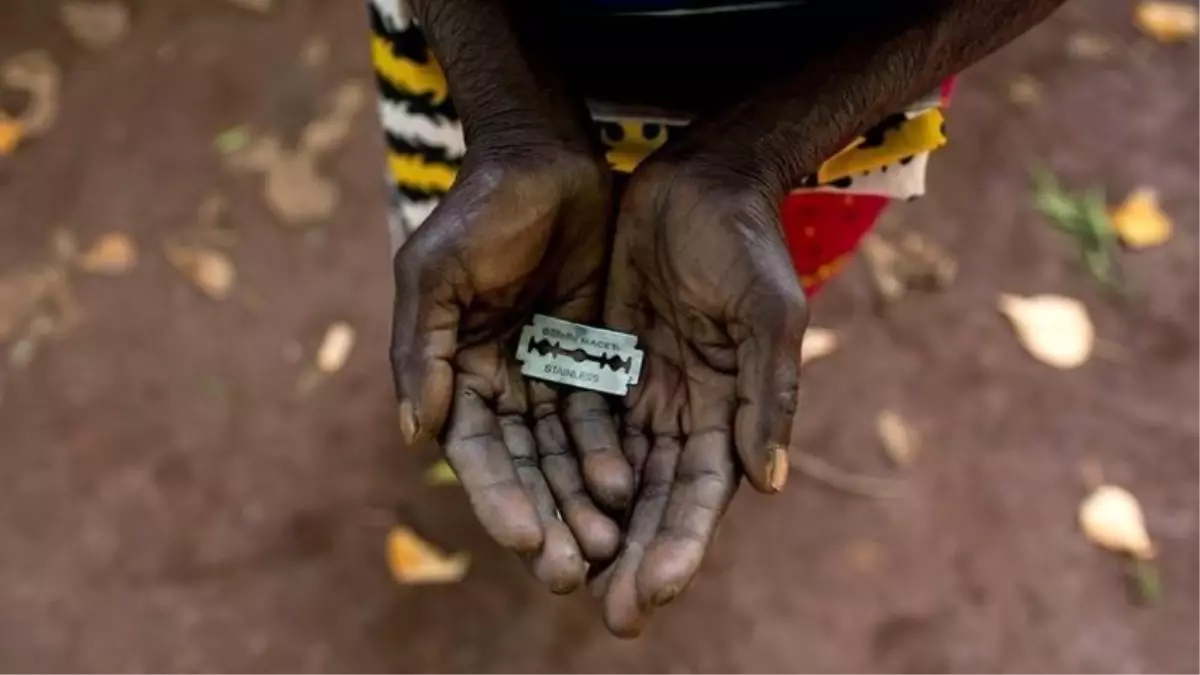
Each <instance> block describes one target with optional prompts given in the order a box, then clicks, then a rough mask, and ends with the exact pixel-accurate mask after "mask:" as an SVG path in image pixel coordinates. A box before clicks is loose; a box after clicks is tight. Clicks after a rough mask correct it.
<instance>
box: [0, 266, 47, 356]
mask: <svg viewBox="0 0 1200 675" xmlns="http://www.w3.org/2000/svg"><path fill="white" fill-rule="evenodd" d="M60 280H61V279H60V275H59V274H58V273H57V271H56V270H54V269H51V268H34V269H27V268H17V269H13V270H11V271H6V272H5V273H4V274H3V275H0V342H3V341H5V340H7V339H8V338H9V337H12V336H14V335H16V334H17V332H18V331H19V330H21V329H23V328H24V327H25V326H26V324H27V323H28V322H29V321H30V320H31V319H32V318H33V316H34V315H35V314H36V313H37V311H38V309H39V307H41V306H42V304H43V303H44V302H45V301H46V300H47V299H48V298H49V297H50V295H51V293H52V290H53V287H54V285H55V284H56V283H59V282H60Z"/></svg>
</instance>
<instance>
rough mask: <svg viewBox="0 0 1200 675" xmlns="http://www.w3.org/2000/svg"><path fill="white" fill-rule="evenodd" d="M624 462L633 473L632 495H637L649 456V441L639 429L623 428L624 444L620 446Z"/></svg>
mask: <svg viewBox="0 0 1200 675" xmlns="http://www.w3.org/2000/svg"><path fill="white" fill-rule="evenodd" d="M621 450H622V453H623V454H624V455H625V461H627V462H629V466H630V467H631V470H632V471H633V494H637V493H638V491H639V490H640V489H641V485H642V472H643V471H644V470H645V467H646V458H647V457H648V456H649V455H650V440H649V439H647V438H646V435H645V434H644V433H642V431H641V430H639V429H634V428H632V427H628V426H627V427H626V428H625V442H624V443H622V444H621Z"/></svg>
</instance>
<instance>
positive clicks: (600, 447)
mask: <svg viewBox="0 0 1200 675" xmlns="http://www.w3.org/2000/svg"><path fill="white" fill-rule="evenodd" d="M563 410H564V415H565V417H566V421H567V429H568V431H569V432H570V434H571V440H572V441H573V442H574V444H575V449H576V451H577V452H578V453H579V457H580V461H581V462H582V464H583V479H584V481H585V482H586V483H587V487H588V490H589V491H590V492H591V494H592V496H593V497H595V498H596V500H597V501H598V502H600V504H601V505H603V506H604V507H605V508H607V509H609V510H610V511H613V512H616V513H620V512H622V511H624V510H625V508H626V507H628V506H629V500H630V499H631V498H632V497H633V470H632V469H631V468H630V466H629V462H628V461H627V460H626V459H625V456H624V455H623V454H622V453H621V443H620V441H619V440H618V439H617V426H616V424H615V423H614V421H613V416H612V413H611V412H610V411H609V409H608V403H607V402H605V400H604V397H602V396H601V395H599V394H597V393H595V392H590V391H578V392H571V393H570V394H567V396H566V399H565V400H564V402H563Z"/></svg>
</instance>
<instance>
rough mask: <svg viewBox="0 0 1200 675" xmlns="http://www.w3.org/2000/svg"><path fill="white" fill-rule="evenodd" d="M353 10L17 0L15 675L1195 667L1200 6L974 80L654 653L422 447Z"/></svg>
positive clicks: (12, 389) (5, 27)
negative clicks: (404, 371) (562, 581)
mask: <svg viewBox="0 0 1200 675" xmlns="http://www.w3.org/2000/svg"><path fill="white" fill-rule="evenodd" d="M364 5H365V3H364V2H353V1H346V2H327V1H325V2H323V1H320V0H274V1H272V0H79V1H78V2H65V3H60V2H58V1H57V0H55V1H53V2H52V1H50V0H0V110H3V112H4V113H5V114H4V116H3V117H0V347H2V350H0V669H2V670H5V671H12V670H30V671H47V670H102V671H143V670H155V671H159V670H167V671H176V670H183V671H211V670H224V671H263V670H285V669H286V670H289V671H385V670H389V671H459V670H471V671H545V670H556V671H568V672H569V671H577V670H588V671H659V672H692V671H700V670H704V671H713V670H719V671H750V670H754V671H789V672H796V671H823V672H850V671H853V672H859V671H906V672H907V671H921V672H951V671H996V672H998V671H1006V672H1008V671H1029V670H1043V671H1093V672H1115V671H1125V672H1134V671H1137V672H1141V671H1153V672H1160V671H1178V672H1188V671H1191V672H1195V671H1196V670H1197V669H1198V668H1200V663H1198V649H1200V638H1198V629H1200V621H1198V619H1197V607H1198V600H1197V598H1198V592H1200V588H1198V583H1197V575H1198V567H1200V560H1198V553H1197V531H1198V528H1200V507H1198V496H1197V474H1198V460H1197V445H1198V433H1200V430H1198V421H1197V420H1198V414H1197V410H1198V406H1200V395H1198V391H1197V369H1198V367H1200V366H1198V359H1197V320H1198V318H1197V312H1198V306H1200V296H1198V281H1197V278H1198V277H1197V275H1198V256H1197V211H1198V208H1197V180H1198V170H1197V145H1198V133H1197V118H1198V114H1200V106H1198V104H1197V89H1198V85H1197V48H1196V42H1195V30H1196V25H1195V5H1194V3H1191V2H1183V3H1179V4H1176V5H1173V6H1172V7H1168V8H1166V10H1165V14H1164V13H1163V11H1164V10H1163V7H1161V6H1158V5H1155V4H1154V3H1149V4H1147V3H1136V2H1131V1H1129V0H1073V1H1072V2H1069V3H1068V4H1067V5H1066V6H1065V8H1064V9H1062V10H1061V11H1060V12H1058V13H1057V14H1056V15H1055V16H1054V17H1053V18H1052V19H1050V20H1049V21H1047V22H1046V23H1045V24H1043V25H1042V26H1040V27H1038V28H1037V29H1035V30H1034V31H1032V32H1031V33H1029V34H1027V35H1025V36H1024V37H1022V38H1021V39H1019V40H1017V41H1016V42H1015V43H1013V44H1011V45H1010V46H1008V47H1006V48H1005V49H1004V50H1003V51H1002V52H1000V53H998V54H997V55H995V56H993V57H992V58H990V59H988V60H987V61H985V62H984V63H982V64H980V65H978V66H977V67H975V68H973V69H971V70H970V71H969V72H967V73H966V74H965V75H964V76H963V77H962V78H960V81H959V88H958V90H957V92H956V95H955V99H954V101H953V103H952V107H951V109H950V111H949V118H948V119H949V122H948V130H949V134H950V138H951V142H950V145H949V146H948V148H947V149H946V150H944V151H942V152H940V153H938V154H937V155H935V157H934V159H933V162H932V163H931V175H930V187H929V190H930V191H929V195H928V196H926V197H925V198H923V199H921V200H918V201H916V202H913V203H909V204H904V205H902V206H901V207H899V208H897V209H894V210H893V211H892V212H891V213H890V214H889V215H888V217H887V221H886V222H885V223H883V224H881V226H880V228H879V234H878V236H877V237H875V238H874V239H872V241H871V244H870V245H869V246H868V247H867V251H866V254H864V255H860V256H859V258H858V259H857V260H856V261H855V262H854V263H853V264H852V265H851V266H850V267H849V268H848V269H847V270H846V271H845V273H844V274H842V276H841V277H839V278H838V279H837V280H836V281H834V282H833V283H832V284H831V285H830V286H829V287H828V288H827V289H826V290H825V291H824V292H823V293H822V294H821V295H820V296H819V297H818V298H817V301H816V302H815V307H814V320H813V323H814V325H815V326H817V327H819V328H821V329H824V330H825V331H827V332H824V333H822V344H821V345H818V346H817V347H815V348H814V349H815V351H814V355H813V359H812V361H811V362H810V363H809V364H808V366H807V369H806V374H805V378H804V381H803V385H802V391H801V398H800V411H801V412H800V414H799V416H798V418H797V423H796V427H795V443H794V445H795V447H796V455H795V456H794V457H793V464H794V465H795V466H794V469H793V473H794V475H793V477H792V481H791V483H790V484H789V489H788V490H787V492H786V493H785V494H782V495H780V496H777V497H774V498H770V499H767V498H763V497H759V496H757V495H752V494H750V493H749V492H745V493H743V494H741V495H739V497H738V499H737V500H736V501H735V503H734V506H733V508H732V510H731V512H730V513H729V514H728V516H727V517H726V519H725V521H724V527H723V529H722V531H721V534H720V536H719V538H718V541H717V543H716V545H715V547H714V549H713V551H712V552H711V554H710V556H709V558H708V561H707V563H706V565H705V567H704V569H703V570H702V573H701V576H700V578H699V580H698V582H697V583H696V584H695V585H694V587H693V588H692V589H691V590H690V591H689V593H688V594H686V596H685V597H684V598H682V599H681V600H680V601H678V602H677V603H675V604H674V605H673V606H671V607H670V608H669V609H667V610H665V611H662V612H661V613H660V615H659V616H657V617H656V619H655V621H654V622H653V623H652V624H651V626H650V629H649V630H648V632H647V633H646V635H645V636H644V637H642V638H641V639H640V640H637V641H633V642H621V641H618V640H616V639H614V638H611V637H609V636H608V635H607V633H606V632H605V630H604V628H603V626H602V623H601V621H600V618H599V617H600V613H599V609H598V607H597V605H596V604H595V603H594V601H593V600H592V599H591V598H590V597H588V596H587V594H586V593H579V594H576V595H574V596H569V597H554V596H551V595H550V594H548V593H547V592H546V591H544V590H543V589H542V588H540V587H537V586H536V585H535V584H534V583H533V581H532V580H531V579H530V578H529V576H528V575H527V573H526V572H525V570H524V569H523V568H522V566H521V564H520V563H519V562H518V561H517V560H516V559H514V558H513V557H511V556H509V555H507V554H505V553H503V552H501V551H500V550H499V549H498V548H497V547H495V546H494V545H493V544H491V543H490V542H489V541H488V540H487V539H486V537H485V536H484V535H483V534H482V531H481V530H480V528H479V527H478V525H477V524H476V523H475V520H474V518H473V516H472V515H471V513H470V511H469V509H468V507H467V505H466V504H465V501H464V500H463V499H462V496H461V493H460V492H459V490H458V489H457V488H456V487H454V485H453V484H452V482H453V480H452V476H447V475H445V472H443V471H440V470H439V468H438V467H437V465H436V464H435V462H436V453H435V451H434V450H433V449H432V448H409V449H405V448H403V447H402V445H401V443H400V442H399V440H398V430H397V427H396V418H395V409H394V402H393V396H392V389H391V383H390V379H389V374H388V365H387V357H386V355H387V352H386V348H387V347H386V345H387V338H388V333H389V326H388V323H389V320H390V300H391V283H390V261H389V251H388V238H387V227H386V215H385V214H386V208H387V203H386V191H385V187H384V185H385V183H384V179H383V143H382V136H381V132H380V129H379V125H378V120H377V118H376V114H375V110H374V98H373V97H374V89H373V86H374V85H373V79H372V78H373V75H372V71H371V67H370V63H369V58H368V56H369V52H368V42H367V39H368V33H367V19H366V10H365V7H364ZM1189 17H1190V18H1189ZM314 137H319V141H320V142H312V140H313V138H314ZM301 139H308V141H307V142H302V141H301ZM1035 173H1036V174H1038V175H1039V176H1040V178H1039V180H1037V181H1035V180H1033V178H1032V177H1031V176H1033V175H1034V174H1035ZM1118 239H1119V240H1120V242H1121V243H1117V240H1118ZM1042 294H1053V295H1055V296H1060V297H1059V298H1058V299H1057V300H1054V301H1053V302H1048V303H1042V304H1036V303H1035V304H1030V303H1028V302H1025V303H1022V302H1021V299H1022V298H1028V297H1031V296H1039V295H1042ZM1001 298H1006V300H1004V301H1002V300H1001ZM1002 307H1003V308H1004V309H1005V310H1007V315H1006V313H1004V312H1002V311H1001V308H1002ZM1089 331H1092V333H1089ZM1093 333H1094V335H1095V339H1094V340H1089V336H1090V335H1091V334H1093ZM1048 342H1053V343H1054V344H1053V345H1049V346H1048V345H1047V343H1048ZM1055 354H1058V355H1059V357H1058V358H1057V359H1056V358H1055V357H1054V355H1055ZM1064 360H1065V362H1064ZM1056 365H1057V366H1058V367H1056ZM1064 365H1070V366H1073V367H1069V368H1064V367H1061V366H1064ZM1101 484H1111V485H1116V486H1120V487H1121V488H1123V489H1125V490H1127V491H1128V494H1131V495H1133V497H1134V499H1135V500H1136V504H1140V508H1141V511H1142V512H1143V513H1144V518H1145V525H1146V529H1147V530H1148V533H1149V537H1150V539H1151V541H1152V542H1153V546H1154V547H1155V550H1156V553H1157V555H1156V556H1154V559H1153V560H1152V561H1149V560H1144V561H1142V562H1140V563H1134V562H1133V561H1132V557H1131V556H1129V555H1122V554H1121V553H1116V552H1112V551H1108V550H1105V548H1103V547H1102V546H1100V545H1097V542H1100V543H1107V544H1108V545H1109V546H1110V547H1115V548H1122V547H1124V548H1127V549H1131V550H1132V551H1133V553H1134V554H1135V556H1134V557H1136V556H1137V555H1140V556H1141V557H1142V558H1149V557H1150V553H1149V549H1148V548H1147V546H1146V545H1145V542H1140V543H1139V541H1138V540H1137V532H1136V531H1134V532H1133V536H1134V541H1133V542H1132V543H1128V542H1127V539H1128V534H1126V535H1121V534H1120V533H1119V532H1118V533H1115V534H1114V532H1112V531H1109V532H1107V533H1105V532H1103V531H1100V530H1102V529H1103V528H1100V530H1097V529H1095V527H1094V526H1095V524H1092V525H1088V524H1087V522H1086V521H1087V518H1086V517H1085V518H1084V519H1083V520H1082V521H1081V518H1080V514H1081V508H1082V506H1081V505H1082V504H1083V501H1084V500H1085V498H1086V497H1087V496H1088V495H1089V493H1091V491H1093V490H1094V489H1095V488H1096V487H1097V486H1098V485H1101ZM1122 494H1125V493H1122ZM1101 506H1102V508H1111V509H1113V511H1112V513H1114V514H1116V515H1113V516H1112V517H1111V519H1110V520H1111V521H1112V522H1110V523H1109V524H1108V527H1109V528H1110V530H1111V529H1112V528H1117V529H1120V527H1122V525H1121V523H1122V522H1124V521H1123V520H1122V519H1124V518H1126V517H1127V516H1128V514H1126V513H1124V512H1123V511H1122V508H1125V507H1127V506H1128V504H1117V505H1116V506H1115V507H1114V506H1112V505H1111V504H1108V505H1101ZM1098 508H1099V507H1098ZM1084 510H1085V511H1086V509H1084ZM1134 515H1136V514H1134ZM1134 521H1135V525H1136V518H1134ZM1114 523H1115V524H1114ZM397 526H402V527H403V528H404V529H396V528H397ZM1135 530H1136V528H1135ZM389 532H391V539H390V541H391V542H392V544H393V548H392V550H391V553H392V556H391V560H390V563H389V557H388V555H387V553H388V546H387V542H388V541H389ZM402 535H403V536H410V537H415V536H419V537H420V538H421V539H422V540H423V541H427V542H431V543H432V545H434V546H436V547H437V549H439V550H440V551H442V552H444V553H445V554H446V557H445V558H444V559H439V558H437V552H436V551H426V550H424V549H420V548H419V547H418V548H416V549H413V548H412V546H409V548H407V549H403V550H401V548H403V547H400V548H397V547H399V546H400V544H403V543H408V544H412V543H413V542H414V541H417V540H415V539H410V540H408V541H407V542H405V541H404V540H403V536H402ZM1122 542H1126V543H1122ZM414 559H415V562H414ZM406 565H407V566H408V567H409V569H408V570H407V571H406V569H405V566H406ZM414 565H416V568H418V569H417V571H416V572H413V569H414V568H413V566H414ZM422 575H424V577H425V578H426V580H430V579H429V578H430V577H432V578H433V580H437V581H441V582H443V583H436V584H430V583H424V584H414V583H411V582H413V581H414V580H420V579H421V578H422Z"/></svg>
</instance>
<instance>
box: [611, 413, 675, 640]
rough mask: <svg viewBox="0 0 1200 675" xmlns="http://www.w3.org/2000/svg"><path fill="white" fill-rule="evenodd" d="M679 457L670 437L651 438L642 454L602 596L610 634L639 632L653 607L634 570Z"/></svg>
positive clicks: (656, 524)
mask: <svg viewBox="0 0 1200 675" xmlns="http://www.w3.org/2000/svg"><path fill="white" fill-rule="evenodd" d="M678 461H679V441H678V440H677V439H675V438H671V437H665V436H664V437H660V438H657V439H655V442H654V447H653V448H652V449H651V450H650V455H649V456H648V457H647V458H646V471H645V476H644V481H643V483H642V486H641V489H640V491H639V492H638V495H637V499H636V501H635V503H634V506H633V516H632V517H631V518H630V521H629V530H628V532H627V534H626V536H625V546H624V548H623V549H622V551H621V555H620V557H618V558H617V561H616V562H615V563H613V570H612V572H611V573H610V574H611V576H609V578H608V579H607V582H608V591H607V593H606V594H605V596H604V623H605V625H607V626H608V629H609V630H610V631H612V633H613V634H614V635H617V636H619V637H636V636H637V635H638V634H640V633H641V632H642V628H643V627H644V626H645V623H646V620H647V619H648V618H649V617H650V613H651V612H652V611H653V608H652V607H650V606H649V605H646V604H643V603H642V602H640V600H639V597H638V590H637V571H638V569H639V568H640V567H641V565H642V559H643V557H644V556H645V552H646V547H647V546H648V545H649V544H650V542H651V541H652V540H653V539H654V535H655V534H656V533H657V532H658V529H659V524H660V523H661V522H662V518H663V513H664V511H665V510H666V507H667V497H668V495H669V494H670V491H671V482H672V481H673V480H674V477H675V466H676V464H677V463H678Z"/></svg>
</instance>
